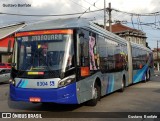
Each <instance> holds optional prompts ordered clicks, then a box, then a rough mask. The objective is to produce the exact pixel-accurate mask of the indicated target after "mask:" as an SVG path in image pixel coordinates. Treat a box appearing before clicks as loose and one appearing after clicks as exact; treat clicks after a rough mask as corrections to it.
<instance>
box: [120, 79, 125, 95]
mask: <svg viewBox="0 0 160 121" xmlns="http://www.w3.org/2000/svg"><path fill="white" fill-rule="evenodd" d="M124 90H125V79H124V78H123V79H122V81H121V89H120V92H124Z"/></svg>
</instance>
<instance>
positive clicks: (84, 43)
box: [79, 30, 89, 66]
mask: <svg viewBox="0 0 160 121" xmlns="http://www.w3.org/2000/svg"><path fill="white" fill-rule="evenodd" d="M88 52H89V32H88V31H86V30H80V31H79V58H80V59H79V60H80V63H79V65H80V66H88V65H89V57H88Z"/></svg>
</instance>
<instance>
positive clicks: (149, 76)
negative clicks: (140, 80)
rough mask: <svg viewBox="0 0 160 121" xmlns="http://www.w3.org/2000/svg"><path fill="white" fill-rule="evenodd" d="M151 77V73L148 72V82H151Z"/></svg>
mask: <svg viewBox="0 0 160 121" xmlns="http://www.w3.org/2000/svg"><path fill="white" fill-rule="evenodd" d="M150 78H151V75H150V71H148V72H147V81H150Z"/></svg>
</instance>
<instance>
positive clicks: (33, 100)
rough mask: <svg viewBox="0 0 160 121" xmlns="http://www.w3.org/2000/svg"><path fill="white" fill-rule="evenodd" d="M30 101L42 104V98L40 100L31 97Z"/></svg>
mask: <svg viewBox="0 0 160 121" xmlns="http://www.w3.org/2000/svg"><path fill="white" fill-rule="evenodd" d="M29 101H30V102H41V98H39V97H30V98H29Z"/></svg>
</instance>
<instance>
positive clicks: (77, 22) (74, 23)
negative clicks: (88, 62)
mask: <svg viewBox="0 0 160 121" xmlns="http://www.w3.org/2000/svg"><path fill="white" fill-rule="evenodd" d="M71 28H86V29H90V30H92V31H95V32H98V33H100V34H101V35H102V36H106V37H107V38H111V39H114V41H118V42H121V43H125V44H127V42H128V41H127V40H125V39H123V38H121V37H119V36H118V35H116V34H114V33H112V32H109V31H107V30H105V29H103V28H101V27H99V26H97V25H95V24H94V23H92V22H90V21H88V20H87V19H85V18H65V19H55V20H48V21H41V22H35V23H30V24H28V25H27V26H25V27H24V28H23V29H21V30H20V32H27V31H35V30H49V29H71ZM131 45H132V46H134V47H137V48H142V49H145V50H148V51H149V49H148V48H146V47H143V46H141V45H139V44H135V43H132V42H131Z"/></svg>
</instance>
